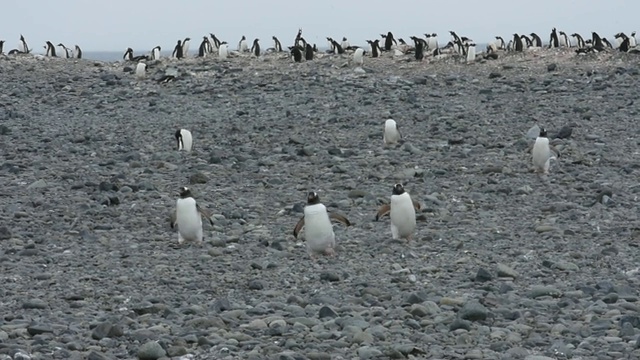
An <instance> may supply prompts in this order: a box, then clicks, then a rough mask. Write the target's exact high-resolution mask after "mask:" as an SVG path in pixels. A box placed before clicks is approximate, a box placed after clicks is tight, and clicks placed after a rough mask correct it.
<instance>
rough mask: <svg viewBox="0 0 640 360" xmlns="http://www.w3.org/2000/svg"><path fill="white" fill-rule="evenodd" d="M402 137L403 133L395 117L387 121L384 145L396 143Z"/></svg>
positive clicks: (383, 137) (383, 139)
mask: <svg viewBox="0 0 640 360" xmlns="http://www.w3.org/2000/svg"><path fill="white" fill-rule="evenodd" d="M400 139H402V134H400V130H399V129H398V124H397V123H396V121H395V120H393V119H388V120H387V121H385V122H384V135H383V136H382V141H383V143H384V145H391V144H396V143H397V142H398V141H400Z"/></svg>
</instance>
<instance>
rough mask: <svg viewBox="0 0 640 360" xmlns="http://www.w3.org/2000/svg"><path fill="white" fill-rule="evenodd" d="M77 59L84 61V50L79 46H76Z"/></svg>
mask: <svg viewBox="0 0 640 360" xmlns="http://www.w3.org/2000/svg"><path fill="white" fill-rule="evenodd" d="M75 57H76V59H82V49H80V46H78V45H76V52H75Z"/></svg>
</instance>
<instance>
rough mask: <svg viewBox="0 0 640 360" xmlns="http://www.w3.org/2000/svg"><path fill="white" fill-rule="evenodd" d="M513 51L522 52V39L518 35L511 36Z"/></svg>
mask: <svg viewBox="0 0 640 360" xmlns="http://www.w3.org/2000/svg"><path fill="white" fill-rule="evenodd" d="M513 50H515V51H522V50H524V44H523V43H522V38H521V37H520V36H519V35H518V34H513Z"/></svg>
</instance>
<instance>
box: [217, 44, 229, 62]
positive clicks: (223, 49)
mask: <svg viewBox="0 0 640 360" xmlns="http://www.w3.org/2000/svg"><path fill="white" fill-rule="evenodd" d="M228 56H229V48H228V45H227V42H226V41H223V42H221V43H220V45H218V58H219V59H222V60H225V59H226V58H227V57H228Z"/></svg>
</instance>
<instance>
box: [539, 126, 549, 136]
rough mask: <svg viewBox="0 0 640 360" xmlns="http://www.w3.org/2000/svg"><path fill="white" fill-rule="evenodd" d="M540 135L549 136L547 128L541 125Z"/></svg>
mask: <svg viewBox="0 0 640 360" xmlns="http://www.w3.org/2000/svg"><path fill="white" fill-rule="evenodd" d="M538 136H539V137H547V129H545V128H543V127H540V135H538Z"/></svg>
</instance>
